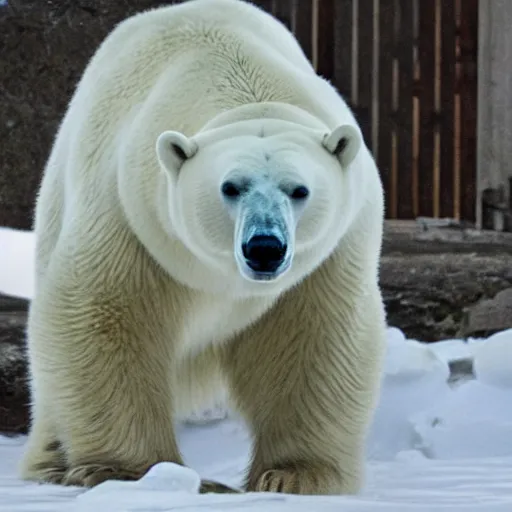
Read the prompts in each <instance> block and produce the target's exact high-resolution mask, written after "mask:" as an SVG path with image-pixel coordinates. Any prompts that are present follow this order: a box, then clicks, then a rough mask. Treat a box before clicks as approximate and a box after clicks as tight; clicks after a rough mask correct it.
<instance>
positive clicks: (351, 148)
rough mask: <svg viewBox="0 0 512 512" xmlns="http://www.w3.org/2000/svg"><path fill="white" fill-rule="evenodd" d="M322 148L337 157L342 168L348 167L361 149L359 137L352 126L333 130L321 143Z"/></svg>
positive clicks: (342, 126)
mask: <svg viewBox="0 0 512 512" xmlns="http://www.w3.org/2000/svg"><path fill="white" fill-rule="evenodd" d="M322 143H323V145H324V147H325V148H326V149H327V151H329V152H330V153H332V154H333V155H334V156H336V157H338V159H339V161H340V163H341V166H342V167H343V168H345V167H348V166H349V165H350V164H351V163H352V160H354V158H355V157H356V155H357V153H358V152H359V148H360V147H361V135H360V134H359V132H358V131H357V130H356V128H354V127H353V126H351V125H349V124H343V125H341V126H338V127H336V128H334V130H333V131H332V132H331V133H328V134H327V135H326V136H325V137H324V140H323V141H322Z"/></svg>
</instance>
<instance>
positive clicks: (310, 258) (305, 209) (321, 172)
mask: <svg viewBox="0 0 512 512" xmlns="http://www.w3.org/2000/svg"><path fill="white" fill-rule="evenodd" d="M361 143H362V138H361V133H360V131H359V130H358V129H357V128H356V127H354V126H352V125H348V124H347V125H342V126H339V127H337V128H336V129H334V130H332V131H328V130H318V129H313V128H308V127H306V126H303V125H299V124H295V123H290V122H288V121H280V120H279V121H278V120H272V119H266V120H262V121H260V122H255V121H254V120H253V121H241V122H238V123H234V124H230V125H228V126H221V127H216V128H214V129H209V130H206V131H204V132H199V133H198V134H196V135H195V136H194V137H187V136H185V135H183V134H182V133H179V132H175V131H166V132H164V133H162V134H161V135H160V136H159V138H158V140H157V144H156V151H157V156H158V160H159V163H160V168H161V170H162V171H163V172H164V173H165V175H166V182H167V187H168V191H167V192H168V195H167V198H168V204H167V208H168V217H169V222H170V229H171V231H172V232H173V233H174V234H175V236H177V237H178V238H179V239H180V240H181V242H182V243H183V244H184V245H185V246H186V247H187V248H188V250H189V251H190V252H191V253H192V255H193V256H195V257H196V258H198V259H199V260H201V261H202V262H203V263H204V264H206V265H209V266H210V268H215V269H216V270H217V271H220V272H222V273H223V274H225V275H226V276H233V274H234V273H235V274H236V275H237V276H238V277H241V278H243V279H245V282H247V280H249V281H252V282H263V283H276V282H281V283H283V284H284V283H289V284H290V285H291V284H293V283H296V282H297V281H298V280H300V279H301V278H302V277H304V276H305V275H306V274H307V273H309V272H310V271H312V270H313V269H314V268H315V267H316V266H318V265H319V264H320V263H321V262H322V261H323V260H324V259H325V258H326V257H327V256H328V255H329V253H330V252H331V251H332V250H333V249H334V248H335V247H336V245H337V244H338V243H339V240H340V238H341V237H342V236H343V233H344V232H345V231H346V229H347V227H348V225H349V224H350V222H351V220H352V218H353V216H354V211H356V210H357V209H358V205H357V201H361V199H360V195H358V193H357V192H358V188H359V187H361V185H362V182H363V181H364V180H361V179H360V177H358V176H357V172H355V171H354V169H351V164H352V163H353V161H354V159H355V158H356V156H357V155H358V153H359V151H360V147H361Z"/></svg>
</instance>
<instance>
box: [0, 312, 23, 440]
mask: <svg viewBox="0 0 512 512" xmlns="http://www.w3.org/2000/svg"><path fill="white" fill-rule="evenodd" d="M26 319H27V314H26V311H20V310H18V311H13V310H11V311H5V310H4V311H0V433H2V434H7V435H9V434H11V435H12V434H23V433H26V431H27V427H28V423H29V400H30V396H29V389H28V385H27V362H26V357H25V343H24V339H25V324H26Z"/></svg>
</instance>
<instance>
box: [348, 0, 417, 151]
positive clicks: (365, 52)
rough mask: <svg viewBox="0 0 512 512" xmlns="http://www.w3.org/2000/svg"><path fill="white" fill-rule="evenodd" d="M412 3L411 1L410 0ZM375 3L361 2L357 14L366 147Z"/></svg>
mask: <svg viewBox="0 0 512 512" xmlns="http://www.w3.org/2000/svg"><path fill="white" fill-rule="evenodd" d="M409 1H410V0H409ZM373 15H374V12H373V1H371V0H366V1H359V8H358V12H357V27H358V33H357V39H358V44H357V50H358V51H357V62H358V64H357V70H358V88H357V118H358V121H359V124H360V126H361V130H362V132H363V136H364V140H365V142H366V145H367V146H368V147H369V148H370V149H373V147H372V146H373V144H372V99H373V97H372V96H373V95H372V84H373V36H374V34H373Z"/></svg>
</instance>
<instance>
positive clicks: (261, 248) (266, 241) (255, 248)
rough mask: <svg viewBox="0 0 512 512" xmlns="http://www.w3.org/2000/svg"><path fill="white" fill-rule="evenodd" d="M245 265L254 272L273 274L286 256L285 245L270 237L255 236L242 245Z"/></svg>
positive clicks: (274, 237)
mask: <svg viewBox="0 0 512 512" xmlns="http://www.w3.org/2000/svg"><path fill="white" fill-rule="evenodd" d="M242 252H243V255H244V257H245V260H246V262H247V265H249V267H250V268H251V269H252V270H254V271H255V272H275V271H276V270H277V269H278V268H279V266H280V265H281V264H282V263H283V261H284V258H285V256H286V244H284V243H283V242H281V240H279V238H277V237H276V236H272V235H255V236H253V237H252V238H251V239H249V241H248V242H247V243H245V244H243V245H242Z"/></svg>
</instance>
